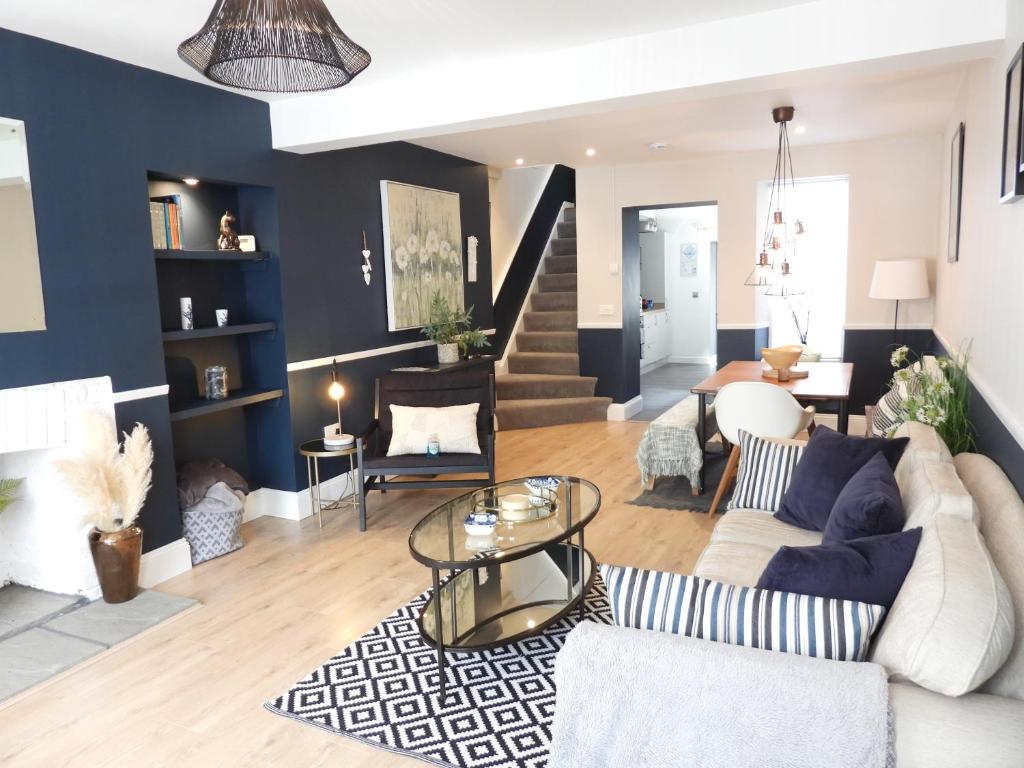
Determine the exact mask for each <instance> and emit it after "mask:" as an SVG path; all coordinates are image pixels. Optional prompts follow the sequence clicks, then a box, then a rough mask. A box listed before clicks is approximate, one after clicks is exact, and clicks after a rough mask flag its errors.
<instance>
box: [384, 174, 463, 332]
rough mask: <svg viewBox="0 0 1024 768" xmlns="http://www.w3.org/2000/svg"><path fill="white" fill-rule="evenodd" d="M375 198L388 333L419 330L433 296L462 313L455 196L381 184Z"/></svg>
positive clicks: (387, 182) (407, 185) (460, 256)
mask: <svg viewBox="0 0 1024 768" xmlns="http://www.w3.org/2000/svg"><path fill="white" fill-rule="evenodd" d="M380 197H381V209H382V211H383V214H384V282H385V283H386V284H387V291H388V330H389V331H401V330H404V329H406V328H419V327H421V326H422V325H424V324H425V323H426V322H427V321H428V320H429V319H430V301H431V298H432V297H433V296H434V294H435V293H440V294H441V296H442V297H443V298H445V299H446V300H447V301H448V306H450V307H452V308H453V309H456V308H457V309H463V308H465V302H464V298H463V287H462V221H461V219H460V217H459V196H458V194H457V193H455V192H443V191H441V190H439V189H429V188H427V187H414V186H412V185H410V184H400V183H398V182H395V181H382V182H381V183H380Z"/></svg>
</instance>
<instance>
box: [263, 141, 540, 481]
mask: <svg viewBox="0 0 1024 768" xmlns="http://www.w3.org/2000/svg"><path fill="white" fill-rule="evenodd" d="M276 155H277V168H278V187H277V189H278V200H279V203H280V208H279V214H280V227H281V238H282V240H283V241H284V246H283V249H282V269H283V279H284V299H285V324H286V326H287V329H288V335H287V356H288V361H289V362H297V361H302V360H311V359H318V358H323V357H330V356H332V355H339V354H342V353H346V352H358V351H361V350H366V349H375V348H379V347H388V346H392V345H396V344H403V343H407V342H416V341H423V340H424V337H423V335H422V334H421V333H420V331H419V330H418V329H416V330H407V331H399V332H394V333H392V332H390V331H388V320H387V291H386V287H385V281H384V244H383V221H382V218H381V197H380V182H381V180H384V179H386V180H389V181H399V182H405V183H408V184H417V185H420V186H424V187H432V188H434V189H442V190H446V191H449V192H458V193H459V202H460V216H461V220H462V236H463V253H464V258H465V253H466V250H467V246H466V242H465V240H466V238H467V237H469V236H470V235H475V236H476V237H477V238H478V239H479V244H478V246H477V281H476V282H475V283H469V282H467V283H465V290H466V294H465V295H466V305H467V306H469V305H473V306H474V312H473V317H474V320H475V321H476V323H477V325H479V326H480V327H481V328H484V329H487V328H492V327H493V326H494V316H493V310H492V304H491V243H490V204H489V194H488V184H487V167H486V166H484V165H481V164H479V163H475V162H472V161H469V160H465V159H463V158H460V157H454V156H452V155H446V154H443V153H441V152H435V151H433V150H430V149H424V148H423V147H418V146H414V145H412V144H405V143H395V144H382V145H377V146H371V147H361V148H358V149H348V150H339V151H334V152H322V153H318V154H314V155H294V154H288V153H284V152H278V153H276ZM548 229H549V231H550V226H549V228H548ZM363 230H366V236H367V243H368V246H369V249H370V251H371V252H372V254H373V255H372V256H371V263H372V265H373V279H372V281H371V283H370V285H369V286H367V285H366V284H365V283H364V282H363V278H362V272H361V269H360V267H361V265H362V263H363V259H362V255H361V254H360V251H361V250H362V247H363V241H362V232H363ZM463 266H464V268H465V266H466V265H465V263H464V265H463ZM465 274H467V276H468V272H466V273H465ZM485 351H488V350H485ZM431 362H433V363H436V362H437V354H436V351H435V349H434V348H433V347H427V348H421V349H414V350H409V351H407V352H402V353H397V354H392V355H386V356H378V357H372V358H367V359H364V360H357V361H353V362H349V363H344V364H342V365H340V366H339V370H340V372H341V377H342V381H343V383H344V385H345V388H346V396H345V400H344V403H343V405H344V409H343V412H342V423H343V425H344V427H345V429H346V430H348V431H352V430H355V431H361V430H362V429H364V428H365V426H366V424H367V423H368V422H369V421H370V419H371V417H372V406H373V383H374V379H375V378H376V377H377V376H379V375H380V374H382V373H384V372H386V371H388V370H390V369H391V368H394V367H398V366H407V365H415V364H425V363H431ZM329 383H330V368H329V367H320V368H313V369H307V370H303V371H295V372H292V373H291V374H290V375H289V388H291V387H294V388H295V395H294V396H293V397H292V398H291V421H292V428H293V434H292V443H293V445H292V446H291V450H292V456H293V460H292V465H293V466H294V467H295V471H294V478H293V479H292V480H291V481H290V482H289V483H287V484H285V485H280V486H276V487H278V488H282V489H285V490H297V489H298V488H304V487H306V466H305V463H304V460H302V459H301V457H299V456H298V455H297V454H296V453H295V444H297V443H300V442H302V441H305V440H310V439H313V438H315V437H318V436H321V435H322V434H323V427H324V425H326V424H329V423H331V422H333V421H334V420H335V419H336V418H337V415H336V411H335V406H334V402H333V401H332V400H330V399H329V398H328V397H327V394H326V389H327V385H328V384H329ZM345 466H346V467H347V463H346V465H345ZM330 469H331V471H330V472H329V474H335V473H336V472H335V471H334V470H335V469H338V468H337V467H331V468H330Z"/></svg>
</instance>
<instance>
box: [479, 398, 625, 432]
mask: <svg viewBox="0 0 1024 768" xmlns="http://www.w3.org/2000/svg"><path fill="white" fill-rule="evenodd" d="M611 402H612V399H611V398H610V397H559V398H543V399H539V400H499V401H498V405H497V408H496V409H495V413H496V414H497V417H498V429H501V430H508V429H530V428H532V427H550V426H553V425H555V424H576V423H579V422H583V421H605V420H606V419H607V418H608V406H609V405H611Z"/></svg>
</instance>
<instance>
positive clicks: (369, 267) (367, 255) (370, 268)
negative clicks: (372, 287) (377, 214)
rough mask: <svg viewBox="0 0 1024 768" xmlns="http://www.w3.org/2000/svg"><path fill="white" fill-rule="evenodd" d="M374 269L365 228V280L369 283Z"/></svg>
mask: <svg viewBox="0 0 1024 768" xmlns="http://www.w3.org/2000/svg"><path fill="white" fill-rule="evenodd" d="M372 271H373V265H371V264H370V248H369V246H367V244H366V230H365V229H364V230H363V282H364V283H366V284H367V285H369V284H370V273H371V272H372Z"/></svg>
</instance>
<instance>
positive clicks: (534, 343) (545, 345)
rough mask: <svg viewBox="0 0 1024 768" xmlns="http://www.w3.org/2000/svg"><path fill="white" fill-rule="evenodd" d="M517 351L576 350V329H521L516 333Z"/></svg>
mask: <svg viewBox="0 0 1024 768" xmlns="http://www.w3.org/2000/svg"><path fill="white" fill-rule="evenodd" d="M516 351H517V352H578V351H579V334H578V333H577V332H576V331H523V332H520V333H517V334H516Z"/></svg>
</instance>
